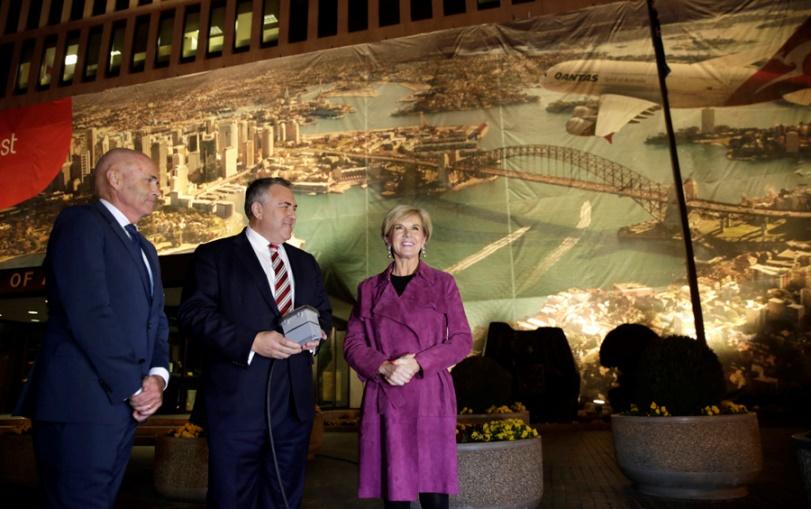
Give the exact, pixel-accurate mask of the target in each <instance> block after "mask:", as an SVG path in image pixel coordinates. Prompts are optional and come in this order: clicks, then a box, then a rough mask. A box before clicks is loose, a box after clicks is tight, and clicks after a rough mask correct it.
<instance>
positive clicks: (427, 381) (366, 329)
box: [344, 262, 472, 500]
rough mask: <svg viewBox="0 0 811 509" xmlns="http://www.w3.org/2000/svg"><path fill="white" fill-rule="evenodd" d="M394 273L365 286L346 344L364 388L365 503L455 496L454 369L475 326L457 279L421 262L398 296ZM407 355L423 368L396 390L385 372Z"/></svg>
mask: <svg viewBox="0 0 811 509" xmlns="http://www.w3.org/2000/svg"><path fill="white" fill-rule="evenodd" d="M392 267H393V265H390V266H389V267H388V268H387V269H386V270H385V271H384V272H383V273H381V274H378V275H377V276H373V277H370V278H369V279H366V280H365V281H363V282H362V283H361V284H360V285H359V286H358V301H357V304H355V308H354V309H353V310H352V315H351V316H350V318H349V323H348V325H347V332H346V340H345V342H344V355H345V356H346V360H347V362H349V365H350V366H352V367H353V368H354V369H355V371H357V373H358V375H359V376H360V378H361V380H362V381H363V382H365V387H364V392H363V404H362V414H361V423H360V476H359V477H360V480H359V486H358V496H359V497H360V498H386V499H388V500H416V499H417V496H418V494H419V493H421V492H434V493H450V494H455V493H458V491H459V483H458V479H457V474H456V394H455V393H454V389H453V379H452V378H451V375H450V373H449V372H448V368H449V367H450V366H452V365H454V364H456V363H457V362H459V361H461V360H462V359H464V358H465V356H467V354H468V353H470V349H471V345H472V337H471V335H470V326H469V325H468V322H467V317H466V316H465V310H464V308H463V307H462V299H461V297H460V296H459V290H458V289H457V288H456V283H455V282H454V280H453V276H451V275H450V274H446V273H444V272H441V271H439V270H436V269H434V268H431V267H429V266H428V265H426V264H425V263H424V262H420V265H419V267H418V268H417V272H416V273H415V275H414V278H413V279H412V280H411V281H410V282H409V283H408V286H407V287H406V289H405V291H404V292H403V294H402V295H401V296H398V295H397V292H396V291H395V289H394V287H393V286H392V284H391V281H390V279H389V276H390V274H391V270H392ZM407 353H414V354H416V359H417V362H419V364H420V366H421V368H422V369H421V370H420V372H419V373H417V374H416V375H415V376H414V378H412V379H411V381H410V382H409V383H408V384H406V385H404V386H399V387H398V386H392V385H389V384H388V383H386V381H385V380H384V379H383V378H382V376H381V375H379V374H378V372H377V370H378V368H379V367H380V365H381V364H382V363H383V362H385V361H386V360H392V359H396V358H397V357H400V356H401V355H404V354H407Z"/></svg>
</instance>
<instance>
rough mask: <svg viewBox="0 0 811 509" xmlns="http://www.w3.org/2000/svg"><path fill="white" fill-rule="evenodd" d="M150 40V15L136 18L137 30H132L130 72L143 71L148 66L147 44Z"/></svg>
mask: <svg viewBox="0 0 811 509" xmlns="http://www.w3.org/2000/svg"><path fill="white" fill-rule="evenodd" d="M148 40H149V15H148V14H146V15H143V16H138V17H137V18H135V30H133V32H132V60H131V61H130V72H141V71H143V70H144V68H145V67H146V45H147V41H148Z"/></svg>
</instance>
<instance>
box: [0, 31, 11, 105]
mask: <svg viewBox="0 0 811 509" xmlns="http://www.w3.org/2000/svg"><path fill="white" fill-rule="evenodd" d="M13 53H14V43H12V42H9V43H6V44H3V45H2V46H0V83H3V84H4V85H2V87H0V97H3V96H5V95H6V85H5V83H8V76H9V74H11V57H12V54H13Z"/></svg>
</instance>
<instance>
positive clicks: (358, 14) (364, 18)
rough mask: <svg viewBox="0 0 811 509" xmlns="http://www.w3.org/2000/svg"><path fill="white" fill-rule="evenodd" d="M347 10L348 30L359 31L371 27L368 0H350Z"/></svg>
mask: <svg viewBox="0 0 811 509" xmlns="http://www.w3.org/2000/svg"><path fill="white" fill-rule="evenodd" d="M347 10H348V11H349V12H347V16H346V17H347V21H348V23H347V25H348V26H347V27H346V29H347V31H348V32H359V31H361V30H368V29H369V2H368V0H349V5H348V9H347Z"/></svg>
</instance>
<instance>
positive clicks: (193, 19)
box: [180, 5, 200, 62]
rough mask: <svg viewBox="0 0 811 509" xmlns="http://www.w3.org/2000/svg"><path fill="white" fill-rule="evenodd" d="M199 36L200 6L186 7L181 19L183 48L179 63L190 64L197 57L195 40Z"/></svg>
mask: <svg viewBox="0 0 811 509" xmlns="http://www.w3.org/2000/svg"><path fill="white" fill-rule="evenodd" d="M199 35H200V6H199V5H192V6H189V7H186V14H185V15H184V19H183V48H182V50H181V52H180V61H181V62H192V61H193V60H194V57H195V56H196V55H197V38H198V37H199Z"/></svg>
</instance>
